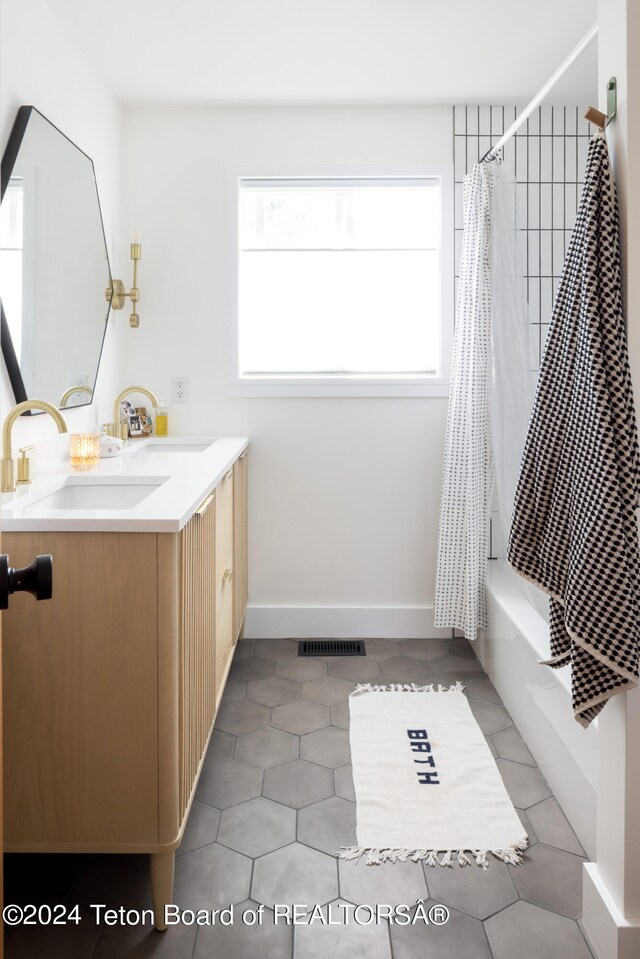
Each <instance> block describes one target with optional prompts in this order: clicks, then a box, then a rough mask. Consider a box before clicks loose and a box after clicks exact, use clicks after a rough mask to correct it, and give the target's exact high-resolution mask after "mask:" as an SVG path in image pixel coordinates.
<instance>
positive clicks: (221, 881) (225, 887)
mask: <svg viewBox="0 0 640 959" xmlns="http://www.w3.org/2000/svg"><path fill="white" fill-rule="evenodd" d="M250 884H251V860H250V859H248V858H247V856H242V855H240V853H238V852H234V850H232V849H227V848H226V847H225V846H220V845H219V844H218V843H214V844H213V845H212V846H204V848H202V849H196V850H195V852H188V853H187V854H186V855H184V856H180V857H179V858H178V859H176V879H175V887H174V892H173V902H175V903H176V904H177V905H178V906H180V907H181V908H182V909H215V908H222V907H224V906H228V905H230V904H231V903H234V902H242V900H243V899H247V897H248V896H249V886H250Z"/></svg>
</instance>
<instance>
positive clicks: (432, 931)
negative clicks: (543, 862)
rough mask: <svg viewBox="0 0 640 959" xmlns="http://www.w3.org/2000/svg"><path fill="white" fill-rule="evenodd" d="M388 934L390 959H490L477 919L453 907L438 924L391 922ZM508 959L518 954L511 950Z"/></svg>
mask: <svg viewBox="0 0 640 959" xmlns="http://www.w3.org/2000/svg"><path fill="white" fill-rule="evenodd" d="M434 868H437V869H439V868H441V867H440V866H436V867H434ZM465 868H466V867H465ZM432 905H436V903H435V902H433V901H432V900H431V899H430V900H429V901H428V902H427V903H425V909H428V908H429V907H430V906H432ZM390 933H391V945H392V947H393V957H394V959H427V957H428V959H492V956H491V950H490V949H489V943H488V942H487V937H486V935H485V931H484V928H483V926H482V923H481V922H480V920H479V919H473V918H472V917H471V916H466V915H465V914H464V913H463V912H456V911H455V910H453V909H451V910H449V919H448V921H447V922H446V923H445V924H444V925H442V926H438V925H434V924H431V925H428V926H427V925H424V924H423V923H422V922H420V923H417V924H415V925H407V926H398V925H392V926H391V930H390ZM549 956H551V953H550V954H549ZM510 959H521V957H520V954H519V953H515V952H512V953H511V956H510ZM538 959H541V957H540V956H538Z"/></svg>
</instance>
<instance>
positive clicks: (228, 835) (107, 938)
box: [5, 639, 591, 959]
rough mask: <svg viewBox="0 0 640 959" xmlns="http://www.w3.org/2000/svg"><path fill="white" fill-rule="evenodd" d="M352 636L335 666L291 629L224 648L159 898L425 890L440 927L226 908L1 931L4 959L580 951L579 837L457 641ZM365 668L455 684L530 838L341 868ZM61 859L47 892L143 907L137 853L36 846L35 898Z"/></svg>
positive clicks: (9, 863) (402, 958)
mask: <svg viewBox="0 0 640 959" xmlns="http://www.w3.org/2000/svg"><path fill="white" fill-rule="evenodd" d="M366 645H367V657H366V658H365V657H361V658H359V657H358V658H353V659H348V660H347V659H342V660H338V659H333V658H331V657H323V658H315V659H311V658H299V657H298V656H297V643H296V642H295V641H294V640H258V641H254V640H251V641H247V640H244V641H243V642H242V643H240V644H239V645H238V646H237V648H236V652H235V657H234V663H233V666H232V669H231V672H230V679H229V681H228V683H227V687H226V691H225V695H224V701H223V705H222V706H221V708H220V710H219V714H218V721H217V723H216V729H214V731H213V734H212V736H211V741H210V744H209V748H208V751H207V755H206V757H205V760H204V763H203V769H202V773H201V777H200V782H199V784H198V788H197V792H196V797H195V801H194V803H193V805H192V809H191V814H190V818H189V821H188V823H187V826H186V830H185V834H184V838H183V841H182V845H181V846H180V848H179V849H178V851H177V865H176V887H175V894H174V897H173V898H174V901H175V902H177V903H179V904H182V905H183V906H184V907H186V908H200V907H201V908H206V909H211V908H216V907H217V906H227V905H228V904H229V903H230V902H235V903H237V904H238V908H239V909H241V907H242V905H244V906H247V905H248V906H252V905H255V903H252V902H250V901H248V899H247V897H248V896H249V895H251V896H252V898H253V899H254V900H258V901H259V902H261V903H265V904H266V905H272V904H273V903H275V902H278V903H285V904H287V903H306V904H307V905H308V906H309V907H310V908H311V907H313V906H315V905H322V904H325V903H329V902H333V904H334V906H337V905H338V904H339V903H340V902H344V901H345V900H346V902H347V903H350V902H353V901H356V902H366V903H368V904H372V905H375V903H376V902H379V903H380V904H383V905H387V904H388V905H398V904H400V903H401V901H406V904H407V905H409V904H411V903H413V902H415V900H416V899H418V898H419V899H424V898H425V897H426V896H429V897H430V899H429V902H428V904H430V903H433V902H434V901H437V902H442V903H444V904H446V905H447V906H448V908H449V909H450V910H451V915H450V920H449V922H448V923H447V924H446V925H445V926H442V927H438V926H434V925H431V926H424V925H416V926H413V925H411V926H398V925H391V926H388V925H387V924H385V923H383V924H381V925H371V926H359V925H357V924H354V923H353V922H350V923H347V924H346V925H344V924H340V925H331V926H326V925H325V926H321V925H319V924H317V923H316V924H313V925H307V924H305V925H300V926H292V925H286V924H284V923H280V924H279V925H277V926H276V925H274V923H273V915H272V914H271V913H269V912H267V914H266V917H265V923H264V925H262V926H246V925H243V924H242V922H241V919H238V920H237V921H236V922H235V923H234V925H233V926H230V927H224V926H220V925H217V926H215V925H214V926H208V927H202V928H200V929H199V930H198V929H196V927H176V928H175V929H170V930H169V931H168V932H167V933H166V934H164V935H163V936H162V937H158V935H157V933H155V932H153V931H151V930H149V929H144V928H140V927H104V928H103V929H102V930H101V931H100V930H93V931H92V935H91V936H87V938H86V940H85V938H84V937H79V938H78V937H76V936H75V934H74V935H69V934H68V930H67V931H65V929H62V934H60V935H53V934H51V935H50V934H49V933H50V930H49V932H47V931H46V930H45V932H44V933H43V932H42V931H41V930H40V931H39V930H38V929H36V934H37V935H36V936H35V938H33V937H31V938H30V933H29V930H27V929H11V930H10V931H9V933H8V935H7V947H8V951H7V956H8V957H9V956H16V959H17V957H19V956H25V957H26V956H31V955H35V954H36V953H37V954H38V955H44V954H51V955H57V954H58V953H59V954H60V955H62V954H64V955H65V956H69V957H71V956H73V959H89V957H90V956H93V957H94V959H112V956H114V955H134V954H135V955H138V953H140V955H143V954H144V955H147V953H148V954H149V955H150V954H151V952H153V955H154V956H155V955H156V954H157V955H158V957H161V956H162V957H164V956H166V957H167V959H169V957H171V959H191V957H192V956H193V957H195V959H208V957H209V956H211V955H213V954H219V955H224V956H225V959H254V957H255V956H260V957H265V959H325V957H326V955H327V953H330V954H331V955H332V959H347V957H348V959H391V956H392V955H393V959H423V957H426V956H428V957H429V959H462V957H465V959H467V957H469V959H492V954H491V950H490V947H489V943H490V945H491V949H492V950H493V959H516V957H517V959H541V957H546V956H549V957H551V956H553V957H554V959H555V957H556V956H562V959H590V956H591V954H590V952H589V950H588V949H587V946H586V945H585V941H584V938H583V936H582V933H581V931H580V928H579V926H578V923H577V922H576V921H575V917H576V916H578V915H579V913H580V908H581V894H580V893H581V877H582V866H583V861H584V860H583V858H582V857H583V850H582V847H581V846H580V843H579V842H578V840H577V839H576V837H575V835H574V833H573V831H572V830H571V827H570V825H569V823H568V822H567V820H566V818H565V816H564V814H563V813H562V810H561V809H560V807H559V805H558V803H557V802H556V800H555V798H554V797H553V796H552V794H551V790H550V789H549V787H548V786H547V784H546V782H545V781H544V779H543V777H542V775H541V773H540V771H539V769H538V768H537V767H536V766H535V763H534V760H533V757H532V756H531V754H530V753H529V751H528V749H527V747H526V744H525V743H524V742H523V740H522V739H521V737H520V736H519V734H518V732H517V730H516V728H515V726H513V724H512V723H511V720H510V718H509V716H508V713H507V712H506V710H504V708H503V706H502V703H501V701H500V697H499V696H498V694H497V692H496V690H495V688H494V687H493V685H492V684H491V682H490V681H489V679H488V677H487V676H486V674H484V672H483V671H482V668H481V666H480V664H479V662H478V661H477V659H476V658H475V656H474V653H473V649H472V648H471V646H470V645H469V644H468V643H467V642H466V640H464V639H444V640H408V641H404V642H401V643H400V644H398V643H396V642H393V641H391V640H385V639H369V640H366ZM378 673H379V674H380V679H378ZM345 677H347V678H345ZM365 678H366V679H367V680H368V679H369V678H371V679H374V681H378V682H381V683H389V682H396V683H397V682H417V683H419V684H428V683H442V684H443V685H449V684H450V683H451V682H452V681H454V680H458V679H459V680H461V681H462V682H463V683H465V686H466V694H467V696H468V698H469V701H470V704H471V707H472V709H473V711H474V714H475V715H476V717H477V718H478V720H479V722H480V725H481V726H482V728H483V730H484V732H485V735H486V737H487V739H488V742H489V744H490V746H491V747H492V749H493V750H494V751H496V752H498V753H499V757H500V758H498V759H497V760H496V763H497V766H498V768H499V770H500V772H501V774H502V776H503V779H504V781H505V784H506V787H507V790H508V792H509V794H510V796H511V798H512V801H513V802H514V805H515V806H516V807H517V811H518V815H519V816H520V818H521V820H522V822H523V825H524V827H525V829H526V831H527V834H528V835H529V843H530V844H529V848H528V849H527V850H526V852H525V855H524V861H523V864H522V865H521V866H519V867H511V866H510V867H507V866H505V865H504V863H501V862H499V861H498V860H495V861H493V860H492V861H491V864H490V866H489V868H488V869H487V871H486V872H483V871H482V870H481V869H479V868H478V867H477V866H475V865H471V866H467V867H465V868H463V869H461V868H459V867H456V868H453V869H445V868H442V867H436V868H430V867H426V866H424V865H423V864H421V863H417V864H414V863H411V862H408V863H405V864H401V863H397V864H395V865H389V864H387V865H384V866H377V867H373V866H367V865H366V864H365V863H363V862H362V861H361V862H360V863H356V862H343V861H340V862H338V860H337V859H336V858H335V852H336V851H337V850H338V848H339V847H340V846H341V845H351V844H352V843H353V842H355V793H354V788H353V778H352V769H351V765H350V754H349V736H348V732H347V729H348V725H349V706H348V696H349V694H350V693H351V691H352V690H353V689H354V683H355V681H363V680H365ZM244 697H247V698H244ZM300 697H301V698H300ZM489 737H490V738H489ZM299 750H300V752H298V751H299ZM298 755H300V758H297V757H298ZM262 767H266V768H264V769H263V768H262ZM524 810H526V812H525V811H524ZM29 858H31V857H29ZM61 858H63V859H64V862H65V864H66V863H67V862H68V863H71V865H72V869H71V873H69V870H64V875H65V877H66V878H65V880H64V882H65V892H64V895H63V896H62V898H64V897H65V896H66V897H67V899H68V901H70V902H79V903H80V904H81V907H82V905H83V903H84V904H86V903H88V902H106V903H108V904H109V905H112V906H117V905H120V904H122V903H126V904H127V905H128V906H130V907H132V908H136V907H140V908H148V907H149V905H150V888H149V881H148V861H147V857H144V856H104V857H103V856H93V857H82V856H78V857H71V856H67V857H56V856H53V855H49V856H37V857H35V860H34V861H37V863H38V869H37V895H38V900H39V901H41V902H58V901H61V895H60V891H61V888H62V887H61V880H60V875H61V866H60V859H61ZM24 859H25V857H23V856H7V857H5V867H6V872H7V895H8V896H9V897H10V898H11V897H12V896H14V897H15V896H18V899H17V901H21V899H20V896H21V895H22V893H21V891H20V890H21V889H22V886H21V879H20V877H21V875H22V873H23V872H24V869H23V868H22V867H21V864H22V862H23V860H24ZM30 869H31V865H30ZM67 873H69V875H67ZM30 875H31V874H30ZM22 885H24V883H23V884H22ZM28 889H29V893H28V895H27V896H26V898H24V896H23V898H24V901H27V899H30V898H32V897H33V881H32V880H31V885H30V886H29V887H28ZM23 891H24V890H23ZM25 895H26V893H25ZM339 896H340V897H341V899H340V900H339V899H338V897H339ZM7 901H8V900H7ZM428 904H427V905H428ZM69 928H70V927H69ZM86 928H87V929H88V928H89V926H87V927H86ZM72 932H73V930H72ZM196 933H197V937H196ZM96 936H97V944H96ZM487 937H488V939H487ZM194 944H195V949H194ZM94 945H95V951H94V952H92V949H93V947H94ZM34 950H35V951H34Z"/></svg>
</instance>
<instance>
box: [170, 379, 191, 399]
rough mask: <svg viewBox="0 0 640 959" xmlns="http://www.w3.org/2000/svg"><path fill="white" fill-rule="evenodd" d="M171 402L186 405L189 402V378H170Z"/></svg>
mask: <svg viewBox="0 0 640 959" xmlns="http://www.w3.org/2000/svg"><path fill="white" fill-rule="evenodd" d="M171 402H172V403H188V402H189V377H188V376H172V377H171Z"/></svg>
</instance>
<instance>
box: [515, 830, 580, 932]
mask: <svg viewBox="0 0 640 959" xmlns="http://www.w3.org/2000/svg"><path fill="white" fill-rule="evenodd" d="M583 865H584V859H582V858H581V857H580V856H574V855H573V853H570V852H563V851H562V849H554V848H553V846H545V845H544V844H543V843H541V842H538V843H536V845H535V846H532V847H531V849H528V850H527V854H526V856H525V857H524V859H523V862H522V865H520V866H509V867H508V868H509V871H510V872H511V878H512V879H513V881H514V883H515V886H516V889H517V890H518V893H519V894H520V898H521V899H525V900H526V901H527V902H531V903H533V904H534V905H535V906H541V907H542V908H543V909H550V910H551V911H552V912H559V913H560V914H561V915H563V916H567V918H569V919H579V918H580V917H581V915H582V873H583V869H582V867H583Z"/></svg>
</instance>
